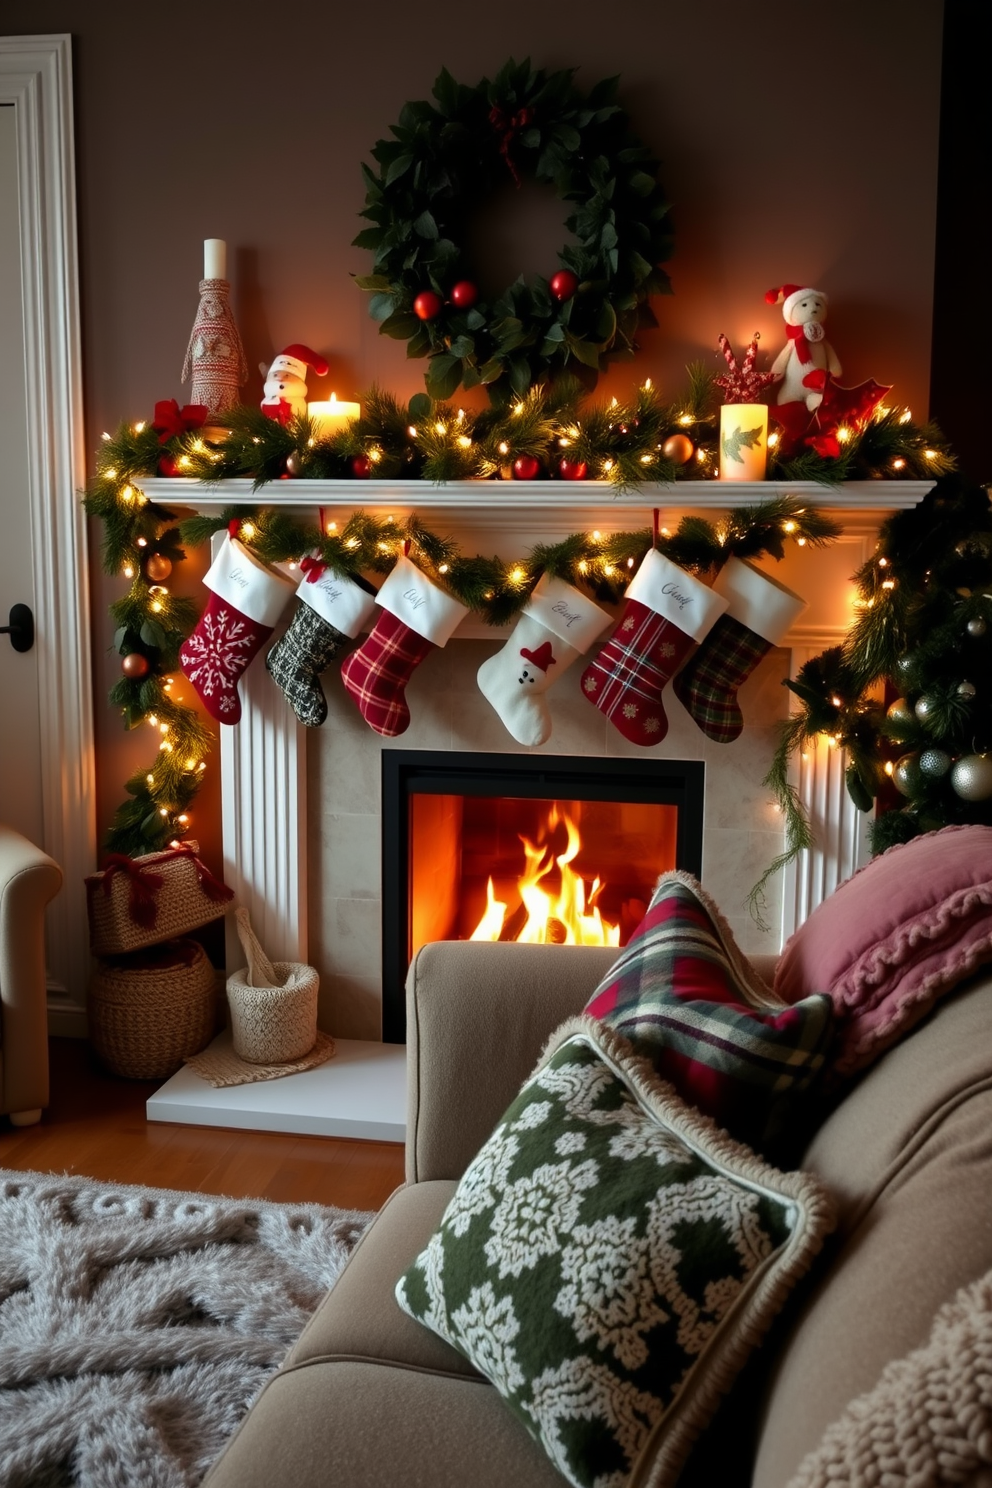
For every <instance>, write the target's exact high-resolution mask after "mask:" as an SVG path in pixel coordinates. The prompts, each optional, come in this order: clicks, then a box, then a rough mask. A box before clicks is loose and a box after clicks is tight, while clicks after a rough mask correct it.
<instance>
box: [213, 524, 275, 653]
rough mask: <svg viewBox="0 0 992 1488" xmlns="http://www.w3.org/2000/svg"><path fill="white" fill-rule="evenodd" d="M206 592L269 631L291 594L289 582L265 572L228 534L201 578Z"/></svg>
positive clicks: (251, 555) (257, 561) (263, 567)
mask: <svg viewBox="0 0 992 1488" xmlns="http://www.w3.org/2000/svg"><path fill="white" fill-rule="evenodd" d="M203 582H204V584H206V586H207V588H208V589H211V590H213V592H214V594H216V595H217V598H218V599H225V600H227V603H228V604H230V605H233V606H234V608H235V609H236V610H237V611H238V613H239V614H241V615H245V616H247V618H248V619H249V620H253V621H254V622H255V624H256V625H264V626H266V627H267V628H268V629H269V630H271V629H272V628H273V627H274V626H275V624H276V621H277V620H278V619H279V616H280V615H281V614H282V612H283V610H284V609H285V608H286V605H287V604H288V603H289V600H290V598H291V597H292V594H293V589H294V587H295V586H294V584H293V580H292V579H288V578H286V576H285V575H284V574H281V573H277V572H276V570H275V569H274V568H268V567H267V566H266V565H265V564H264V563H262V562H261V561H260V559H258V558H256V557H255V555H254V554H253V553H251V552H249V551H248V549H247V548H246V547H245V545H244V543H242V542H239V541H238V539H237V538H236V537H231V536H230V535H229V534H228V535H227V536H225V538H224V541H223V542H222V543H221V545H220V548H219V550H218V552H217V556H216V558H215V559H214V561H213V563H211V565H210V567H209V568H208V569H207V571H206V573H205V574H204V576H203Z"/></svg>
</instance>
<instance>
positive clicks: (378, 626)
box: [341, 557, 468, 739]
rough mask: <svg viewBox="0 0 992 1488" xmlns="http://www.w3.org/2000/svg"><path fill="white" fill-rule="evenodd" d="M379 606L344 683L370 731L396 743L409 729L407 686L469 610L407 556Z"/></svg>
mask: <svg viewBox="0 0 992 1488" xmlns="http://www.w3.org/2000/svg"><path fill="white" fill-rule="evenodd" d="M376 604H378V605H381V606H382V611H383V612H382V614H381V615H380V616H379V618H378V620H377V621H376V623H375V626H374V628H373V630H372V632H371V634H370V635H369V636H367V637H366V639H365V640H364V641H363V642H362V644H361V645H360V646H359V647H358V649H357V651H353V652H352V653H351V655H350V656H349V657H348V658H347V659H346V661H345V663H344V665H343V666H342V668H341V679H342V681H343V682H344V685H345V689H346V690H347V691H348V693H350V695H351V697H352V698H353V699H354V701H355V704H356V706H357V707H358V709H359V711H360V712H361V715H362V717H363V718H364V719H365V722H366V723H367V724H368V725H369V728H372V729H374V730H375V732H376V733H377V734H384V735H385V736H386V737H387V738H390V739H392V738H395V737H396V735H397V734H402V733H404V732H405V731H406V729H407V728H409V726H410V709H409V707H408V706H407V701H406V697H405V696H404V690H405V688H406V684H407V683H408V682H409V680H410V678H411V677H412V676H413V673H414V672H415V671H416V669H417V667H418V666H419V665H420V663H421V662H422V661H423V660H424V658H425V657H426V656H428V655H429V654H430V652H431V651H433V650H434V649H435V647H441V646H444V645H445V644H446V643H447V641H448V640H449V639H450V637H451V635H452V633H453V631H454V630H455V627H456V626H457V625H458V623H459V621H460V620H461V619H462V617H463V616H464V615H466V614H467V613H468V611H467V609H466V607H465V606H464V605H463V604H460V603H459V602H458V600H457V599H453V598H452V596H451V595H450V594H446V593H445V592H444V590H442V589H438V588H437V587H436V586H435V585H434V584H432V583H431V581H430V580H429V579H428V578H427V577H426V575H424V574H423V573H421V571H420V569H419V568H417V567H416V565H415V564H413V563H411V562H410V560H409V558H406V557H402V558H399V559H398V560H397V562H396V567H395V568H394V569H393V571H392V573H391V574H390V575H389V577H388V579H387V580H386V582H385V583H384V584H383V586H382V588H381V589H380V590H379V593H378V594H377V595H376Z"/></svg>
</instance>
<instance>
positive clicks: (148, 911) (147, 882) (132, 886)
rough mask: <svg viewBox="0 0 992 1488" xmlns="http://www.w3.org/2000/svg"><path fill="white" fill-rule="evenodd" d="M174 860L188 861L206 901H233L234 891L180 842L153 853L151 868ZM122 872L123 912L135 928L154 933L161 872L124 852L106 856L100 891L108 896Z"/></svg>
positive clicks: (163, 880)
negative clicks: (124, 881)
mask: <svg viewBox="0 0 992 1488" xmlns="http://www.w3.org/2000/svg"><path fill="white" fill-rule="evenodd" d="M177 858H189V859H190V861H191V862H192V864H193V867H194V868H195V870H196V877H197V881H198V883H199V885H200V888H201V889H202V890H203V892H204V893H205V894H206V896H207V898H208V899H213V900H214V901H215V902H217V903H224V902H226V901H227V900H228V899H233V898H234V890H233V889H229V888H228V887H227V884H224V883H221V881H220V879H219V878H215V877H214V875H213V874H212V873H211V872H210V869H209V868H208V867H207V865H206V863H202V862H201V861H200V859H199V858H198V857H197V856H196V853H195V852H194V851H193V849H192V848H191V847H188V846H186V845H185V844H184V843H180V844H179V846H178V847H173V848H170V849H169V850H168V851H166V852H161V853H158V854H156V858H155V867H158V865H159V864H164V863H169V862H172V861H174V860H175V859H177ZM118 873H124V874H126V875H127V879H128V905H127V911H128V914H129V915H130V917H131V920H132V922H133V923H134V924H135V925H140V926H141V928H142V929H143V930H154V928H155V921H156V920H157V919H158V904H157V902H156V901H157V896H158V891H159V889H160V888H161V887H162V885H163V883H164V882H165V879H164V878H163V876H162V874H161V873H156V871H155V868H154V867H152V865H151V864H148V863H138V862H135V860H134V858H129V857H128V856H127V854H126V853H116V852H115V853H108V854H107V861H106V868H105V870H104V874H103V892H104V894H109V893H110V891H111V888H112V886H113V880H114V876H115V875H116V874H118Z"/></svg>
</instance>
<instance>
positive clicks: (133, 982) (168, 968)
mask: <svg viewBox="0 0 992 1488" xmlns="http://www.w3.org/2000/svg"><path fill="white" fill-rule="evenodd" d="M217 1014H218V998H217V978H216V974H215V972H214V969H213V967H212V965H211V964H210V959H209V957H208V956H207V954H206V952H205V951H204V949H203V947H202V946H199V945H197V943H196V941H193V940H171V941H167V942H166V943H165V944H164V945H161V946H156V947H154V948H153V949H151V950H147V951H143V952H141V953H139V954H137V955H131V956H113V957H107V958H105V959H103V960H98V961H97V963H96V965H95V967H94V971H93V976H92V978H91V980H90V987H89V1001H88V1006H87V1017H88V1022H89V1035H90V1042H91V1043H92V1045H93V1047H94V1049H95V1050H96V1052H97V1053H98V1054H99V1056H100V1058H101V1059H102V1060H103V1062H104V1064H106V1065H107V1066H108V1068H109V1069H111V1070H113V1072H114V1074H115V1075H123V1076H124V1077H125V1079H128V1080H164V1079H166V1078H167V1077H168V1076H169V1075H174V1074H175V1072H176V1070H178V1069H180V1068H181V1066H182V1062H183V1060H184V1059H185V1058H186V1057H187V1055H189V1054H198V1053H199V1052H200V1050H201V1049H205V1048H206V1046H207V1044H209V1042H210V1040H211V1039H212V1038H213V1036H214V1034H215V1033H216V1032H217V1021H218V1020H217Z"/></svg>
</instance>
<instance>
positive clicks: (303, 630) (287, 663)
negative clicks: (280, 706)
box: [265, 600, 348, 728]
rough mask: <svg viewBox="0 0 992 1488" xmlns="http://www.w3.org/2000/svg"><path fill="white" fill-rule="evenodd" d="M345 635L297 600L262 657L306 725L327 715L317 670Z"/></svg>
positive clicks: (312, 725) (328, 660)
mask: <svg viewBox="0 0 992 1488" xmlns="http://www.w3.org/2000/svg"><path fill="white" fill-rule="evenodd" d="M347 644H348V637H347V636H344V635H342V634H341V632H340V631H339V630H335V628H334V626H333V625H328V623H327V621H326V620H324V619H322V618H321V616H320V615H318V614H317V611H316V610H312V609H311V608H310V606H309V605H308V604H305V603H304V602H303V600H299V602H298V603H297V607H296V614H295V615H294V616H293V619H292V621H291V622H290V626H289V629H288V630H287V631H286V634H285V635H284V636H283V637H282V639H281V640H279V641H277V642H276V644H275V645H274V646H273V647H272V650H271V651H270V652H269V654H268V656H267V657H266V658H265V669H266V671H267V672H268V673H269V675H270V676H271V677H272V679H273V681H274V682H275V683H276V685H277V686H278V687H280V688H281V689H282V691H283V692H284V693H285V695H286V699H287V701H288V702H289V703H290V704H291V705H292V708H293V711H294V712H295V714H296V716H297V718H298V719H299V720H300V722H301V723H305V724H306V726H307V728H319V727H320V725H321V724H322V723H323V721H324V719H325V718H326V717H327V700H326V698H325V697H324V689H323V688H322V687H321V685H320V683H319V681H318V680H317V678H318V674H319V673H320V672H322V671H323V670H324V669H325V667H327V666H329V665H330V663H331V662H332V661H333V660H334V658H335V656H337V654H338V652H339V651H340V650H341V647H342V646H345V645H347Z"/></svg>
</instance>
